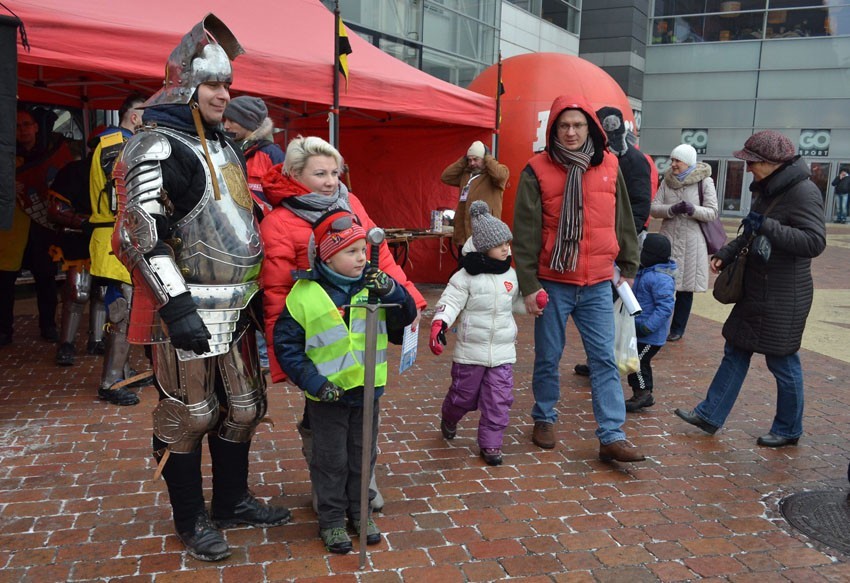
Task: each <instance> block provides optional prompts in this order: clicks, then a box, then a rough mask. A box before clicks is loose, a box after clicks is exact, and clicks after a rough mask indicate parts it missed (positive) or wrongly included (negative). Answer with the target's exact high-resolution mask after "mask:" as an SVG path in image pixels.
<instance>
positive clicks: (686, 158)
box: [670, 144, 697, 167]
mask: <svg viewBox="0 0 850 583" xmlns="http://www.w3.org/2000/svg"><path fill="white" fill-rule="evenodd" d="M670 157H671V158H675V159H676V160H679V161H681V162H684V163H685V164H687V165H688V167H691V166H695V165H696V163H697V151H696V150H694V147H693V146H691V145H690V144H679V145H678V146H676V147H675V148H673V151H672V152H670Z"/></svg>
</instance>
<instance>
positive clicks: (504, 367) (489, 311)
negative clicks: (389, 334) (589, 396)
mask: <svg viewBox="0 0 850 583" xmlns="http://www.w3.org/2000/svg"><path fill="white" fill-rule="evenodd" d="M469 216H470V223H471V225H472V237H470V238H469V239H468V240H467V241H466V243H465V244H464V246H463V251H462V254H461V269H460V270H459V271H458V272H457V273H455V274H454V275H453V276H452V277H451V279H450V280H449V284H448V286H446V289H445V291H443V295H442V296H440V301H439V302H437V306H436V308H435V309H434V320H433V321H432V322H431V342H430V348H431V352H433V353H434V354H436V355H438V356H439V355H440V354H442V353H443V346H445V345H446V330H447V329H448V327H449V326H451V325H452V324H453V323H454V322H455V320H457V319H458V318H459V319H460V320H459V324H458V333H457V342H456V344H455V352H454V359H453V360H454V362H453V363H452V373H451V374H452V384H451V386H450V387H449V392H448V394H447V395H446V398H445V400H444V401H443V409H442V419H441V420H440V431H441V432H442V433H443V437H445V438H446V439H454V437H455V435H456V434H457V424H458V422H459V421H460V420H461V419H463V417H464V415H466V414H467V413H469V412H470V411H475V410H478V409H480V410H481V419H480V421H479V422H478V446H479V447H480V448H481V457H482V458H483V459H484V461H485V462H486V463H487V464H489V465H491V466H498V465H501V463H502V437H503V435H504V432H505V428H506V427H507V426H508V422H509V421H510V410H511V405H512V404H513V402H514V397H513V386H514V379H513V363H514V362H516V348H515V346H514V342H515V341H516V335H517V327H516V322H515V321H514V317H513V312H519V313H526V309H525V303H524V301H523V297H522V295H520V293H519V284H518V283H517V278H516V272H515V271H514V269H513V267H511V241H512V240H513V235H512V234H511V230H510V229H509V228H508V226H507V225H506V224H505V223H503V222H502V221H500V220H499V219H497V218H496V217H494V216H493V215H491V214H490V208H489V207H488V206H487V203H486V202H484V201H483V200H476V201H474V202H473V203H472V204H471V205H469ZM547 299H548V298H547V296H546V292H543V293H541V294H538V295H537V301H538V307H540V308H541V309H542V308H543V307H545V305H546V302H547Z"/></svg>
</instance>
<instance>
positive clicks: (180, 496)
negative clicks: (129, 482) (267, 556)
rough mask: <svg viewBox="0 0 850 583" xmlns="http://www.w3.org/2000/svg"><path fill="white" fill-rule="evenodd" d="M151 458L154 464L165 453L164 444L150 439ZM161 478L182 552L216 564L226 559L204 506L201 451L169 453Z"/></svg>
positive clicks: (219, 536) (220, 537)
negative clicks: (182, 546) (183, 546)
mask: <svg viewBox="0 0 850 583" xmlns="http://www.w3.org/2000/svg"><path fill="white" fill-rule="evenodd" d="M153 444H154V458H155V459H156V461H157V463H159V460H160V459H161V458H162V453H161V452H164V451H165V444H164V443H163V442H161V441H160V440H158V439H157V438H156V437H154V438H153ZM162 477H163V478H164V479H165V484H166V485H167V486H168V498H169V500H170V501H171V512H172V514H173V515H174V528H175V530H176V531H177V536H178V537H179V538H180V540H181V541H182V542H183V544H184V545H185V546H186V552H188V553H189V554H190V555H191V556H193V557H195V558H196V559H200V560H202V561H218V560H221V559H224V558H226V557H229V556H230V549H228V547H227V543H226V542H225V540H224V536H223V535H222V534H221V532H220V531H219V530H216V528H215V527H214V526H213V525H212V524H211V523H210V519H209V516H208V515H207V510H206V508H205V504H204V493H203V489H202V488H203V483H202V477H201V450H200V449H198V450H196V451H194V452H192V453H172V454H171V455H170V456H169V458H168V461H166V462H165V467H163V469H162Z"/></svg>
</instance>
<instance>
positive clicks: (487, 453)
mask: <svg viewBox="0 0 850 583" xmlns="http://www.w3.org/2000/svg"><path fill="white" fill-rule="evenodd" d="M481 459H483V460H484V461H485V462H487V465H488V466H501V465H502V450H501V449H499V448H498V447H482V448H481Z"/></svg>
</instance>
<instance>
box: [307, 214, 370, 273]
mask: <svg viewBox="0 0 850 583" xmlns="http://www.w3.org/2000/svg"><path fill="white" fill-rule="evenodd" d="M313 238H314V240H315V245H316V254H317V255H318V257H319V260H320V261H327V260H328V259H330V258H331V257H333V256H334V255H336V254H337V253H339V252H340V251H342V250H343V249H345V248H346V247H348V246H349V245H351V244H352V243H354V242H355V241H359V240H360V239H365V238H366V230H365V229H364V228H363V227H362V226H361V225H360V219H358V218H357V216H356V215H353V214H351V213H350V212H348V211H344V210H340V209H337V210H333V211H331V212H328V213H325V214H324V215H322V216H321V217H319V219H318V220H317V221H316V223H315V224H314V225H313Z"/></svg>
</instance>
